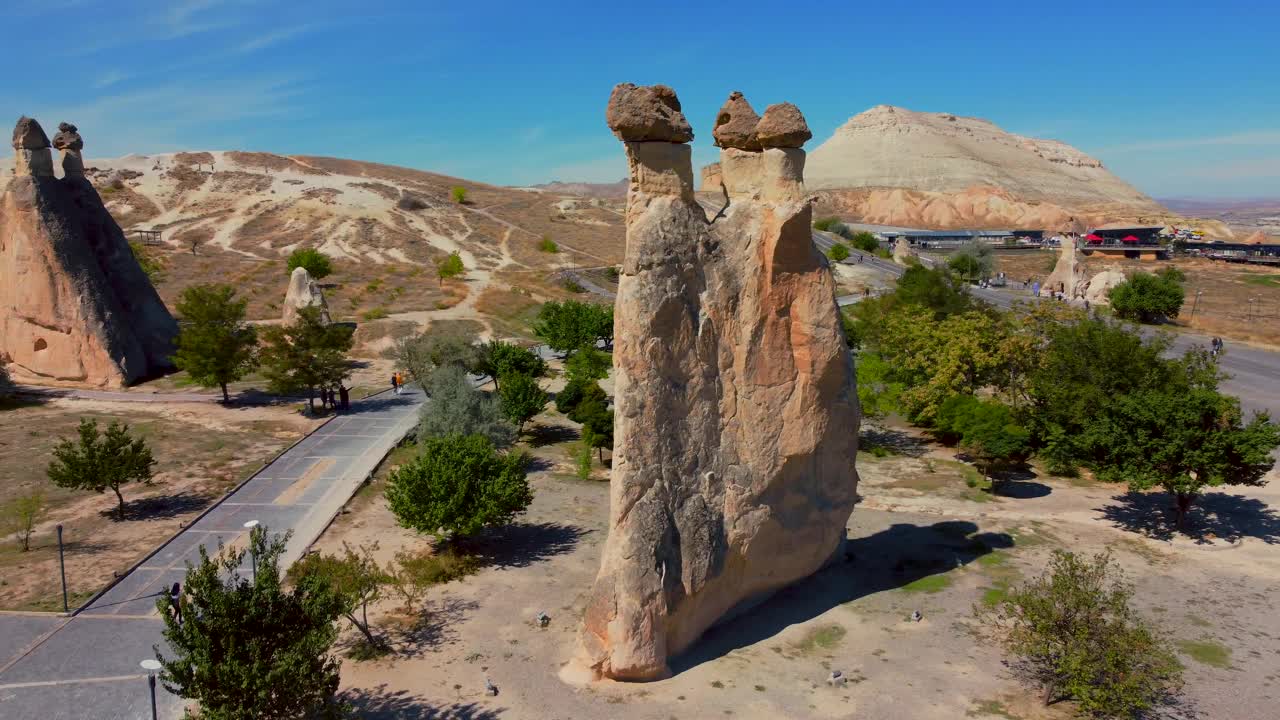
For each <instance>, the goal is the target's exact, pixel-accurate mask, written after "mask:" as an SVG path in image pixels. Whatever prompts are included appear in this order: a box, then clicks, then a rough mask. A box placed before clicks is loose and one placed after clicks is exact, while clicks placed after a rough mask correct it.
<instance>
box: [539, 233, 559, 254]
mask: <svg viewBox="0 0 1280 720" xmlns="http://www.w3.org/2000/svg"><path fill="white" fill-rule="evenodd" d="M538 249H539V250H541V251H542V252H544V253H558V252H560V246H559V245H556V241H555V240H552V239H551V236H550V235H543V236H542V241H541V242H539V243H538Z"/></svg>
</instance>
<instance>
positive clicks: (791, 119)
mask: <svg viewBox="0 0 1280 720" xmlns="http://www.w3.org/2000/svg"><path fill="white" fill-rule="evenodd" d="M811 137H813V133H811V132H809V124H808V123H806V122H805V121H804V115H801V114H800V108H798V107H796V106H795V105H792V104H791V103H778V104H777V105H770V106H769V107H767V108H765V111H764V117H762V118H760V122H759V124H757V125H756V138H758V139H759V141H760V146H761V147H767V148H768V147H774V148H798V147H803V146H804V144H805V142H807V141H808V140H809V138H811Z"/></svg>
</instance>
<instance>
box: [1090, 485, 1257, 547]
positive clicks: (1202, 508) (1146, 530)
mask: <svg viewBox="0 0 1280 720" xmlns="http://www.w3.org/2000/svg"><path fill="white" fill-rule="evenodd" d="M1173 506H1174V502H1173V497H1172V496H1171V495H1169V493H1166V492H1145V493H1135V492H1128V493H1125V494H1123V495H1117V496H1116V497H1113V498H1111V503H1110V504H1108V505H1106V506H1104V507H1101V508H1098V511H1099V512H1101V513H1102V517H1103V518H1105V519H1106V520H1108V521H1110V522H1111V523H1112V524H1113V525H1115V526H1116V527H1118V528H1121V529H1123V530H1129V531H1131V532H1137V533H1141V534H1143V535H1146V536H1147V537H1150V538H1154V539H1156V540H1169V539H1171V538H1173V537H1174V536H1175V535H1177V534H1179V531H1178V529H1177V527H1175V525H1174V511H1173ZM1181 534H1184V535H1185V536H1186V537H1189V538H1191V539H1193V540H1195V541H1196V542H1198V543H1207V542H1209V541H1211V540H1212V539H1213V538H1215V537H1216V538H1220V539H1222V540H1227V541H1229V542H1237V541H1239V540H1241V539H1243V538H1246V537H1251V538H1255V539H1258V540H1261V541H1263V542H1265V543H1267V544H1268V545H1275V544H1278V543H1280V513H1278V512H1276V509H1275V508H1273V507H1271V506H1270V505H1267V504H1266V503H1264V502H1262V501H1261V500H1258V499H1257V498H1250V497H1242V496H1240V495H1233V494H1231V493H1225V492H1210V493H1206V494H1205V495H1203V496H1201V497H1200V499H1198V500H1197V501H1196V503H1195V504H1194V505H1192V506H1191V511H1190V512H1189V513H1187V520H1186V528H1185V530H1184V531H1183V532H1182V533H1181Z"/></svg>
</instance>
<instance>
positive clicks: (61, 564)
mask: <svg viewBox="0 0 1280 720" xmlns="http://www.w3.org/2000/svg"><path fill="white" fill-rule="evenodd" d="M58 572H59V573H61V574H62V612H63V614H66V613H69V612H71V608H70V607H68V606H67V563H66V560H65V559H64V558H63V556H62V523H58Z"/></svg>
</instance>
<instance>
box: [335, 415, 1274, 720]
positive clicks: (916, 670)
mask: <svg viewBox="0 0 1280 720" xmlns="http://www.w3.org/2000/svg"><path fill="white" fill-rule="evenodd" d="M538 422H539V423H540V424H542V425H543V426H544V427H543V428H542V429H541V430H539V432H538V433H537V436H536V439H535V440H534V441H532V442H530V443H528V447H527V450H528V451H529V452H531V453H532V454H533V456H534V457H535V459H536V460H535V464H534V468H535V471H534V472H533V473H532V475H531V484H532V486H533V488H534V502H533V505H532V506H531V508H530V509H529V511H528V512H527V513H526V514H525V515H524V516H522V517H521V518H519V520H518V521H517V522H516V524H514V525H513V526H511V527H510V528H508V529H506V530H504V531H502V532H500V533H498V534H496V535H494V536H493V537H491V538H489V539H488V540H486V541H485V542H484V543H483V545H482V547H483V550H482V551H481V554H482V555H483V556H484V557H485V558H486V559H487V560H488V562H489V564H488V566H487V567H485V568H484V569H482V570H480V571H479V572H478V573H477V574H475V575H472V576H469V577H466V578H464V579H462V580H456V581H453V582H450V583H447V584H445V585H441V586H436V587H435V588H433V590H432V592H431V593H430V594H429V600H428V602H427V607H426V611H425V612H423V613H421V614H420V615H417V616H414V617H413V618H412V619H407V618H406V617H405V616H404V615H403V613H402V612H401V610H400V609H398V607H397V606H398V605H399V603H398V602H397V601H395V600H392V599H387V600H384V601H382V602H381V603H380V604H379V606H378V607H377V608H376V609H375V613H374V614H375V616H376V617H379V618H380V619H381V621H382V623H383V625H384V627H389V628H396V629H394V630H390V632H391V633H392V636H393V638H394V641H395V644H396V648H397V650H396V653H395V654H394V655H392V656H390V657H387V658H383V659H379V660H372V661H363V662H357V661H354V660H351V659H346V660H344V664H343V671H342V677H343V680H342V687H343V689H344V692H345V693H346V696H347V697H348V699H350V700H352V701H353V702H354V703H355V704H356V706H357V707H358V709H359V711H360V714H361V717H368V718H411V717H466V718H502V720H517V719H523V718H538V719H547V720H550V719H554V718H566V719H567V718H636V719H641V718H643V719H646V720H647V719H653V720H669V719H670V718H712V717H736V718H777V717H787V718H850V717H858V718H886V719H888V718H894V719H897V718H939V719H941V718H947V719H948V720H950V719H954V718H963V717H974V718H1006V720H1007V719H1009V718H1022V719H1024V720H1033V719H1049V718H1064V717H1068V716H1069V708H1068V707H1066V704H1065V703H1059V704H1058V705H1056V706H1054V707H1052V708H1043V707H1041V706H1040V705H1039V703H1038V701H1037V699H1036V698H1035V694H1034V693H1033V692H1028V691H1026V690H1024V689H1023V688H1022V687H1021V686H1020V685H1019V684H1018V683H1017V682H1015V681H1014V680H1013V679H1012V678H1011V677H1009V676H1008V674H1007V672H1006V670H1005V669H1004V668H1003V666H1002V665H1001V656H1000V654H999V653H998V652H997V650H996V649H995V648H994V647H993V646H992V645H991V643H990V640H989V638H987V637H985V636H984V635H983V633H982V632H981V631H980V630H979V628H978V627H977V625H976V624H975V622H974V621H973V619H972V612H973V608H974V607H975V605H982V604H983V603H987V602H994V601H996V600H998V599H999V597H1001V595H1002V593H1003V591H1004V589H1005V588H1007V587H1008V586H1009V584H1010V583H1015V582H1017V581H1018V580H1020V579H1022V578H1025V577H1027V576H1030V575H1034V574H1038V573H1039V572H1040V571H1041V569H1042V568H1043V567H1044V565H1045V563H1046V560H1047V558H1048V557H1049V555H1050V553H1051V551H1052V550H1053V549H1055V548H1064V549H1070V550H1074V551H1077V552H1086V553H1092V552H1097V551H1102V550H1108V549H1109V550H1111V551H1112V552H1113V553H1114V554H1115V557H1116V558H1117V559H1118V561H1119V562H1120V563H1121V564H1122V565H1123V566H1124V567H1125V569H1126V571H1127V572H1128V573H1129V574H1130V577H1131V578H1132V579H1133V580H1134V581H1135V582H1136V584H1137V587H1138V595H1137V602H1138V604H1139V605H1140V607H1141V609H1142V611H1143V612H1144V614H1145V615H1146V616H1147V617H1149V618H1151V619H1153V620H1155V621H1156V622H1157V623H1159V625H1160V626H1161V628H1163V629H1164V630H1166V631H1167V632H1168V633H1169V635H1170V636H1171V637H1172V638H1173V639H1174V640H1175V641H1176V642H1177V643H1178V644H1179V647H1180V648H1181V649H1182V653H1183V661H1184V662H1185V663H1186V665H1187V679H1188V693H1187V696H1188V700H1189V703H1190V707H1193V708H1194V709H1195V710H1196V711H1198V712H1200V713H1202V715H1201V717H1206V718H1219V717H1221V718H1227V717H1234V718H1261V717H1265V716H1268V715H1269V714H1270V711H1269V710H1267V709H1266V708H1268V707H1274V703H1275V700H1276V699H1277V697H1278V696H1280V693H1277V688H1276V683H1277V682H1278V681H1280V673H1278V672H1277V667H1280V645H1278V644H1277V642H1276V638H1277V636H1280V621H1277V620H1276V610H1277V607H1276V598H1277V597H1280V595H1277V591H1278V590H1280V558H1277V556H1276V553H1275V545H1276V544H1277V543H1280V515H1277V512H1276V508H1277V507H1278V506H1280V483H1277V484H1276V485H1277V486H1276V487H1270V488H1263V489H1257V490H1255V489H1250V490H1248V491H1247V492H1240V493H1234V492H1232V493H1220V494H1215V495H1214V496H1213V497H1212V498H1211V499H1209V500H1207V501H1206V502H1205V503H1204V505H1203V507H1201V508H1200V509H1199V511H1198V512H1197V514H1196V525H1195V527H1194V528H1193V531H1194V532H1195V533H1196V534H1197V536H1198V540H1192V539H1187V538H1183V537H1178V538H1170V537H1169V536H1167V535H1166V534H1165V533H1164V532H1163V531H1162V529H1161V527H1160V526H1159V524H1158V523H1154V522H1153V521H1154V520H1155V519H1157V518H1158V517H1159V516H1160V514H1161V512H1162V510H1161V508H1163V507H1164V506H1165V505H1167V500H1166V499H1165V498H1163V497H1161V496H1160V495H1159V494H1148V495H1141V496H1129V495H1127V494H1126V493H1124V492H1120V491H1119V490H1118V489H1117V488H1115V487H1112V486H1102V485H1096V484H1093V483H1092V482H1090V481H1088V480H1085V479H1074V480H1068V479H1064V478H1056V477H1045V476H1041V475H1038V474H1036V473H1027V474H1026V476H1025V477H1022V478H1020V479H1018V480H1017V481H1015V482H1012V483H1008V484H1007V485H1006V487H1004V488H1003V489H1002V490H1001V493H1002V494H1001V495H1000V496H998V497H996V496H992V495H990V494H987V493H985V492H982V491H981V490H977V489H974V488H972V487H970V486H969V484H968V483H966V479H967V478H972V477H974V471H973V469H972V468H971V467H969V466H967V465H965V464H964V463H961V462H959V461H957V460H956V458H955V457H954V455H953V454H952V452H951V451H949V450H947V449H945V448H941V447H939V446H935V445H932V444H930V443H928V442H926V441H924V440H922V439H921V438H919V437H918V436H917V434H916V433H915V432H913V431H908V430H904V429H902V428H891V429H889V430H886V431H881V432H878V433H875V434H873V435H872V436H871V440H872V443H868V446H870V445H871V444H875V445H878V446H880V447H881V448H883V449H881V450H879V451H877V453H878V454H880V455H884V457H876V456H875V455H872V454H870V453H863V454H860V456H859V459H858V463H859V471H860V473H861V476H862V485H861V486H860V493H861V494H862V495H863V496H864V500H863V502H862V503H861V504H860V505H859V507H858V508H857V509H856V510H855V511H854V513H853V516H852V517H851V519H850V522H849V526H848V528H849V537H850V539H851V542H850V546H849V549H850V551H851V552H852V553H853V560H852V562H850V563H846V564H839V565H837V566H834V567H832V568H830V569H828V570H826V571H824V572H822V573H820V574H818V575H817V576H815V577H813V578H811V579H810V580H807V581H805V582H803V583H801V584H799V585H797V586H795V587H792V588H790V589H788V590H786V591H783V592H782V593H780V594H779V595H777V596H775V597H774V598H773V599H772V600H770V601H769V602H767V603H766V604H765V605H763V606H761V607H759V608H757V609H756V610H754V611H752V612H751V613H749V614H747V615H745V616H742V617H740V618H738V619H736V620H733V621H731V622H729V623H727V624H725V625H722V626H719V627H717V628H714V629H712V630H711V631H710V632H708V634H707V635H706V636H704V638H703V640H702V641H700V642H699V644H698V645H697V646H695V648H694V649H693V650H692V651H691V652H689V653H688V654H687V655H686V656H684V657H682V658H679V659H677V660H676V661H675V662H674V663H673V666H672V670H673V676H672V677H671V678H670V679H667V680H663V681H660V682H652V683H633V684H628V683H613V682H599V683H595V684H592V685H590V686H587V687H577V686H574V685H570V684H566V683H564V682H562V681H561V680H560V678H559V675H558V673H559V672H560V670H561V669H562V667H563V666H564V665H565V664H566V663H567V662H568V661H569V659H570V658H571V656H572V654H573V652H574V649H575V647H576V637H577V631H578V624H579V619H580V617H581V614H582V611H583V607H584V603H585V600H586V593H587V591H588V589H589V588H590V585H591V582H592V580H593V579H594V577H595V574H596V570H597V566H598V563H599V559H600V552H601V547H602V543H603V542H604V539H605V534H606V532H607V530H606V522H607V516H608V490H609V488H608V484H607V482H604V481H603V480H604V479H605V478H604V476H605V474H606V472H607V471H605V470H603V469H597V471H596V477H595V478H593V479H592V480H590V481H582V480H579V479H577V478H576V477H575V476H574V475H573V474H572V470H571V464H570V462H569V455H568V453H569V449H570V448H571V446H572V444H573V443H574V442H575V441H576V439H577V431H576V430H575V429H574V427H573V425H572V423H569V422H568V421H567V420H565V419H563V418H560V417H558V416H557V415H555V414H554V412H550V413H547V414H545V415H543V416H541V417H540V418H539V419H538ZM411 453H412V449H411V448H408V449H404V450H402V451H400V452H399V453H398V454H397V455H395V456H393V457H392V458H391V459H390V460H389V462H388V465H394V464H396V463H399V462H403V461H405V460H406V459H408V457H410V456H411ZM386 470H387V468H384V469H383V470H382V472H380V477H383V478H385V473H386ZM1271 477H1272V479H1273V482H1274V480H1275V478H1276V474H1275V473H1273V474H1272V476H1271ZM380 483H381V480H377V481H375V484H374V485H373V486H370V487H367V488H365V489H364V490H363V491H362V492H361V493H360V494H359V495H358V496H357V497H356V498H355V499H354V500H353V501H352V504H351V505H350V507H349V508H348V510H349V512H348V513H346V514H344V515H342V516H341V517H340V518H339V520H338V521H337V522H336V523H335V524H334V526H333V527H332V528H330V530H329V531H328V532H327V533H326V534H325V536H324V537H323V538H322V540H321V542H320V548H321V549H322V550H325V551H329V552H331V551H334V550H336V549H338V548H339V547H340V546H341V544H342V543H343V542H349V543H352V544H357V545H358V544H361V543H369V542H372V541H375V540H376V541H377V542H378V543H379V550H378V557H379V558H380V559H382V560H384V561H386V560H390V559H391V558H392V556H393V555H394V553H395V552H396V551H397V550H400V549H405V548H412V549H419V550H421V549H424V548H429V547H430V543H429V542H428V541H426V540H424V539H422V538H419V537H417V536H415V535H414V534H413V533H411V532H409V531H407V530H404V529H403V528H399V527H397V525H396V523H395V520H394V518H393V517H392V516H391V514H390V512H389V511H388V510H387V507H386V504H385V501H384V500H383V499H382V496H381V487H380ZM914 610H919V611H920V612H921V613H922V614H923V619H922V620H921V621H920V622H918V623H917V622H911V620H910V616H911V613H912V611H914ZM539 612H545V613H546V614H547V615H549V616H550V618H551V621H550V624H549V626H548V627H546V628H540V627H538V625H537V622H536V620H535V618H536V617H537V615H538V613H539ZM347 639H348V640H354V636H351V635H348V636H347ZM832 670H840V671H841V672H843V673H844V674H845V676H847V677H848V678H849V682H848V683H847V684H845V685H843V686H840V687H833V686H830V685H828V684H827V683H826V678H827V677H828V676H829V674H830V672H831V671H832ZM486 679H489V680H491V681H492V682H493V683H494V684H495V685H496V686H497V687H498V689H499V694H498V695H497V696H496V697H489V696H486V695H485V692H484V683H485V680H486ZM433 712H434V713H438V714H432V713H433Z"/></svg>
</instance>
